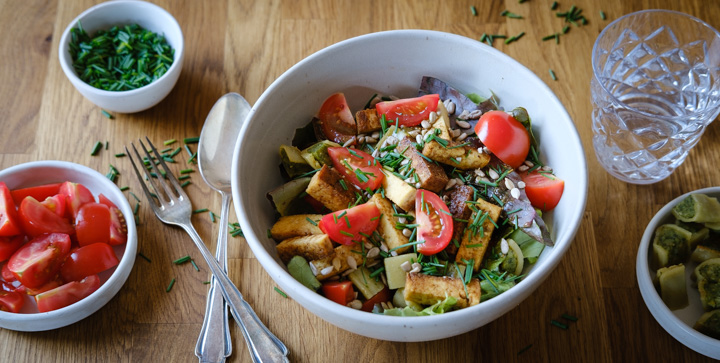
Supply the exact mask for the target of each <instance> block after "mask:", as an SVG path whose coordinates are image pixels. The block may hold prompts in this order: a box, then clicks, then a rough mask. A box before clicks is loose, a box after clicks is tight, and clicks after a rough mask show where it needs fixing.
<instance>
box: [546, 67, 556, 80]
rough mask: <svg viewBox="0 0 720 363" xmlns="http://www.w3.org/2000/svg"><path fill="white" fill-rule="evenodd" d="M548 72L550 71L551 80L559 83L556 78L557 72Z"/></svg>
mask: <svg viewBox="0 0 720 363" xmlns="http://www.w3.org/2000/svg"><path fill="white" fill-rule="evenodd" d="M548 71H550V78H552V80H553V81H557V76H555V72H553V70H552V69H549V70H548Z"/></svg>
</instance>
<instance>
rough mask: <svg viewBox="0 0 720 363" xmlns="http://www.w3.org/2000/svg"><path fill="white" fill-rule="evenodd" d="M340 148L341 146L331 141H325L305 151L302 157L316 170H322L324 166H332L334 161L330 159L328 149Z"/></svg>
mask: <svg viewBox="0 0 720 363" xmlns="http://www.w3.org/2000/svg"><path fill="white" fill-rule="evenodd" d="M340 146H341V145H340V144H338V143H334V142H332V141H330V140H323V141H320V142H318V143H315V144H313V145H311V146H310V147H308V148H307V149H305V150H303V151H302V152H301V153H300V155H301V156H302V158H303V159H305V161H306V162H307V163H308V164H310V166H312V167H313V168H314V169H320V168H322V166H323V165H330V166H332V159H330V155H328V152H327V149H328V148H329V147H340Z"/></svg>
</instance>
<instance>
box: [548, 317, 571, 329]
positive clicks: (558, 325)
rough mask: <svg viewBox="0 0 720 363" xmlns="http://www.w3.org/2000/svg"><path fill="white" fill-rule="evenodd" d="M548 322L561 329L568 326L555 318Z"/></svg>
mask: <svg viewBox="0 0 720 363" xmlns="http://www.w3.org/2000/svg"><path fill="white" fill-rule="evenodd" d="M550 324H552V325H555V326H556V327H558V328H560V329H563V330H567V328H568V327H567V325H565V324H563V323H561V322H559V321H557V320H554V319H553V320H550Z"/></svg>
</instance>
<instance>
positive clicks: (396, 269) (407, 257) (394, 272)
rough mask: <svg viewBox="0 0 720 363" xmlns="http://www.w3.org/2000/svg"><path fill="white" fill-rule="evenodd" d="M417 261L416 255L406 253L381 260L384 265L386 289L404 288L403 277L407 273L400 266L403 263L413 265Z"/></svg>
mask: <svg viewBox="0 0 720 363" xmlns="http://www.w3.org/2000/svg"><path fill="white" fill-rule="evenodd" d="M415 261H417V254H416V253H406V254H403V255H399V256H393V257H388V258H386V259H384V260H383V263H385V275H386V276H387V283H388V287H389V288H390V289H391V290H392V289H397V288H401V287H405V275H407V272H405V270H403V269H402V267H401V266H400V265H402V264H403V263H405V262H409V263H413V262H415Z"/></svg>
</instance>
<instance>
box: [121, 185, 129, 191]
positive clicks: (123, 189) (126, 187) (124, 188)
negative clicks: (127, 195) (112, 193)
mask: <svg viewBox="0 0 720 363" xmlns="http://www.w3.org/2000/svg"><path fill="white" fill-rule="evenodd" d="M128 189H130V187H129V186H127V185H126V186H124V187H121V188H120V191H121V192H124V191H126V190H128Z"/></svg>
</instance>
